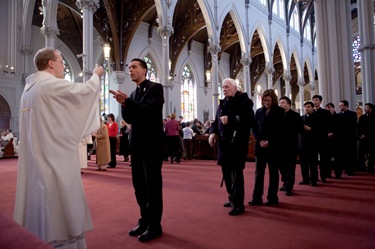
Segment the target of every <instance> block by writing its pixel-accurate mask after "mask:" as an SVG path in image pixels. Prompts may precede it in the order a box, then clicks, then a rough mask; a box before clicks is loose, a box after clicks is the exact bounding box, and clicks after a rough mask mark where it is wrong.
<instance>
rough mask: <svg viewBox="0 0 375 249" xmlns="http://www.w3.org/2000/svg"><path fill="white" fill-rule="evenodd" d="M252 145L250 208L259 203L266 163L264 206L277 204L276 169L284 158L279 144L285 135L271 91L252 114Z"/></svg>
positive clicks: (277, 180) (282, 116)
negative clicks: (252, 188)
mask: <svg viewBox="0 0 375 249" xmlns="http://www.w3.org/2000/svg"><path fill="white" fill-rule="evenodd" d="M253 133H254V137H255V139H256V144H255V160H256V161H255V165H256V169H255V186H254V191H253V200H252V201H250V202H249V204H250V205H262V204H263V199H262V196H263V188H264V173H265V169H266V164H267V163H268V171H269V177H270V179H269V187H268V195H267V202H266V205H274V204H278V202H279V198H278V196H277V191H278V188H279V167H280V166H281V165H282V162H283V160H284V157H285V153H284V151H283V148H284V147H285V146H284V144H283V142H284V141H285V134H286V121H285V111H284V109H283V108H281V107H279V106H278V100H277V96H276V94H275V91H274V90H272V89H268V90H266V91H264V93H263V95H262V107H261V108H259V109H258V110H257V111H256V113H255V126H254V129H253Z"/></svg>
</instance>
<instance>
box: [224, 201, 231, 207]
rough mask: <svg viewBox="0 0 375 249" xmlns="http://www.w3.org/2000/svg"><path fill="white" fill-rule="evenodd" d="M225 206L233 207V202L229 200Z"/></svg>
mask: <svg viewBox="0 0 375 249" xmlns="http://www.w3.org/2000/svg"><path fill="white" fill-rule="evenodd" d="M223 206H224V207H226V208H230V207H232V202H230V201H228V202H226V203H224V205H223Z"/></svg>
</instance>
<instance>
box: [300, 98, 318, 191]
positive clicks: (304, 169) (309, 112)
mask: <svg viewBox="0 0 375 249" xmlns="http://www.w3.org/2000/svg"><path fill="white" fill-rule="evenodd" d="M303 108H304V110H305V114H304V115H303V116H302V121H303V126H304V129H303V132H302V133H301V136H300V141H299V147H300V154H299V159H300V165H301V174H302V181H301V182H300V183H299V184H300V185H307V184H311V186H313V187H314V186H317V182H318V146H319V143H318V136H317V134H316V131H317V129H316V120H317V118H316V113H315V112H314V104H313V102H310V101H308V102H305V104H304V105H303Z"/></svg>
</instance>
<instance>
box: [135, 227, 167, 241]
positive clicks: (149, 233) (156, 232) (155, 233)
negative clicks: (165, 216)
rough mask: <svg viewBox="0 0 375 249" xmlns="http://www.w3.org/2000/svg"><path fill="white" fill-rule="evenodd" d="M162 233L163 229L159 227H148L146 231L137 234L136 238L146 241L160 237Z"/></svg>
mask: <svg viewBox="0 0 375 249" xmlns="http://www.w3.org/2000/svg"><path fill="white" fill-rule="evenodd" d="M162 234H163V231H162V230H161V228H160V229H150V228H148V229H147V230H146V232H144V233H142V234H141V235H139V236H138V240H139V241H141V242H147V241H150V240H153V239H156V238H158V237H160V236H161V235H162Z"/></svg>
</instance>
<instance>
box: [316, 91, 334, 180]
mask: <svg viewBox="0 0 375 249" xmlns="http://www.w3.org/2000/svg"><path fill="white" fill-rule="evenodd" d="M322 100H323V97H322V96H320V95H314V96H313V97H312V102H313V103H314V108H315V114H316V131H315V134H316V135H317V136H318V141H319V144H318V147H317V149H318V154H319V159H320V160H319V170H320V179H321V181H322V183H326V182H327V180H326V179H327V177H329V175H330V172H329V167H330V155H329V154H330V153H329V148H328V144H329V143H328V138H329V137H331V136H332V135H333V133H332V127H331V126H332V124H331V114H330V112H329V111H328V110H326V109H323V108H321V106H320V105H321V103H322Z"/></svg>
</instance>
